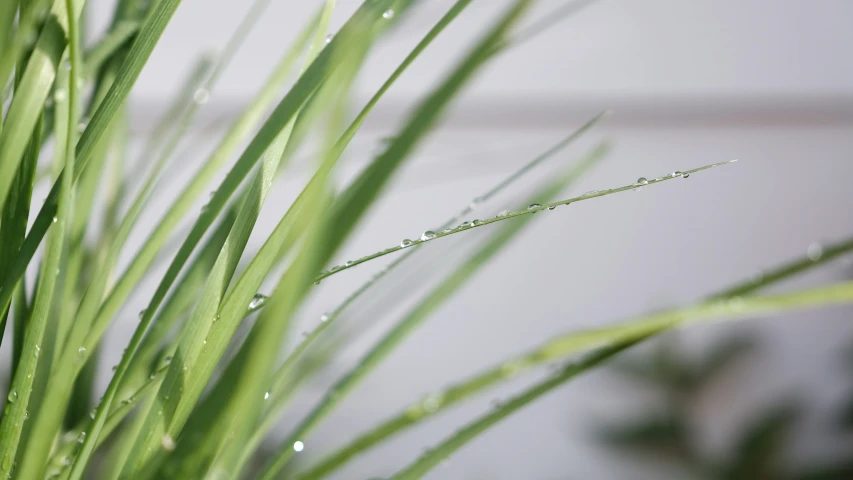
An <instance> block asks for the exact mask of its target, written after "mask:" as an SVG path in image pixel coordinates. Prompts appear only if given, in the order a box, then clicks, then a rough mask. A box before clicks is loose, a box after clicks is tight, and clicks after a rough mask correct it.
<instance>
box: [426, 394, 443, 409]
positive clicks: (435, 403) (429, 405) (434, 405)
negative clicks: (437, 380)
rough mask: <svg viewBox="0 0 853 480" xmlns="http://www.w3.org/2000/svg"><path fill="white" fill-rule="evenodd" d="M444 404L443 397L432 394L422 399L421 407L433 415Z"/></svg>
mask: <svg viewBox="0 0 853 480" xmlns="http://www.w3.org/2000/svg"><path fill="white" fill-rule="evenodd" d="M443 402H444V396H443V395H441V394H440V393H433V394H431V395H427V397H426V398H425V399H424V403H423V407H424V410H426V411H427V412H429V413H435V412H436V411H437V410H438V409H439V408H440V407H441V404H442V403H443Z"/></svg>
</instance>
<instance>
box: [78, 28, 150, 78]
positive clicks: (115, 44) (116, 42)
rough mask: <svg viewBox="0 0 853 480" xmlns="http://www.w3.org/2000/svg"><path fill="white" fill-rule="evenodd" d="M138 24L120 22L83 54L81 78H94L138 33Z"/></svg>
mask: <svg viewBox="0 0 853 480" xmlns="http://www.w3.org/2000/svg"><path fill="white" fill-rule="evenodd" d="M140 26H141V25H140V23H139V22H135V21H120V22H118V23H116V25H115V26H114V27H113V28H111V29H110V31H109V32H107V34H106V35H104V37H103V38H102V39H101V41H100V42H98V43H97V44H95V46H93V47H92V48H90V49H89V50H88V51H87V52H86V53H85V54H84V59H85V62H84V67H83V78H90V79H91V78H94V77H95V74H97V72H98V71H99V70H100V69H101V67H103V66H104V65H106V63H107V61H108V60H109V59H110V58H111V57H112V56H113V55H115V54H116V52H117V51H118V50H119V49H121V48H122V47H124V46H125V45H127V44H128V42H130V41H131V40H132V39H133V37H134V36H135V35H136V34H137V33H138V32H139V28H140Z"/></svg>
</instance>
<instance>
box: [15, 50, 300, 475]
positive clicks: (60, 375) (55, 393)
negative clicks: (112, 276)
mask: <svg viewBox="0 0 853 480" xmlns="http://www.w3.org/2000/svg"><path fill="white" fill-rule="evenodd" d="M298 49H299V46H296V47H295V48H294V50H298ZM295 59H296V53H295V52H294V51H291V52H289V53H288V54H286V55H285V57H284V59H283V60H282V62H281V63H280V64H279V65H278V66H277V67H276V69H275V71H274V73H273V74H272V75H271V77H270V78H269V80H268V81H267V83H266V84H265V85H264V87H263V88H262V89H261V90H260V91H259V93H258V94H257V95H256V97H255V99H254V100H253V101H252V103H251V104H250V106H249V107H248V108H247V109H246V110H245V111H244V112H243V114H242V115H241V117H240V118H239V119H238V120H237V121H236V122H235V124H234V125H233V126H232V128H231V129H230V130H229V132H228V133H227V134H226V136H225V137H224V138H223V140H222V141H221V142H220V144H219V146H218V147H217V149H216V150H215V152H214V153H213V155H212V156H211V158H210V159H209V160H208V161H207V162H206V163H205V165H204V166H203V167H202V169H201V170H200V171H199V172H197V174H196V175H195V176H194V177H193V180H192V181H191V182H190V184H189V185H188V186H187V187H186V188H185V189H184V191H183V192H182V193H181V195H180V197H179V198H178V199H177V200H176V201H175V202H174V203H173V204H172V206H171V208H170V209H169V210H168V211H167V212H166V214H165V215H164V217H163V219H162V220H161V221H160V223H159V224H158V225H157V227H156V228H155V229H154V231H153V232H152V233H151V234H150V235H149V237H148V239H147V240H146V242H145V243H144V245H143V247H142V249H141V250H140V251H139V252H138V253H137V254H136V256H135V257H134V259H133V260H132V261H131V264H130V266H129V267H128V268H127V269H126V270H125V272H124V273H123V274H122V276H121V277H120V279H119V281H118V283H116V285H115V287H114V288H113V289H112V292H111V293H110V294H109V295H108V296H107V298H106V299H105V301H104V303H103V304H102V305H101V307H100V312H99V314H98V316H97V317H96V318H95V320H94V325H96V330H95V331H94V332H90V333H89V334H88V335H89V336H88V339H87V340H86V342H87V343H83V340H80V341H79V342H76V343H74V342H71V343H74V345H75V346H76V345H80V344H81V343H83V345H81V346H82V349H83V351H84V353H83V355H84V356H85V355H86V352H89V351H92V349H93V347H94V345H95V344H97V341H98V340H99V339H100V336H101V335H102V334H103V331H104V330H105V329H106V327H107V326H108V324H109V321H110V319H111V318H112V316H113V315H114V314H115V312H116V311H117V310H118V308H119V307H120V306H121V304H122V303H123V302H124V299H125V298H126V297H127V295H129V294H130V292H131V291H132V290H133V288H134V285H135V284H136V283H137V282H138V281H139V279H140V278H141V277H142V275H143V274H144V272H145V270H146V269H147V267H148V265H150V264H151V262H152V261H153V260H154V259H155V258H156V256H157V253H158V252H159V249H160V248H161V247H162V245H163V244H164V243H165V242H166V241H167V240H168V237H169V235H170V233H171V232H172V230H173V229H174V228H175V227H176V226H177V224H178V222H179V221H180V219H181V218H182V217H183V215H184V213H185V212H186V211H188V210H189V208H190V206H191V205H192V203H193V202H194V201H195V198H196V197H197V196H198V195H200V194H201V193H203V192H204V191H205V187H206V184H207V182H208V181H209V180H210V179H211V178H212V177H213V175H214V174H215V173H216V171H217V170H218V168H219V167H220V166H221V165H222V163H223V162H224V161H225V160H227V158H228V156H229V155H230V154H231V153H232V152H233V151H234V150H235V149H236V148H238V147H239V145H240V144H241V142H242V141H243V140H244V138H245V137H246V136H248V135H249V134H250V132H251V131H252V129H253V128H254V127H255V124H256V123H257V122H258V121H259V120H260V119H261V116H262V115H263V113H264V112H265V110H266V109H267V108H268V104H269V103H270V102H271V101H272V100H273V98H274V96H275V95H276V93H277V90H278V89H279V88H280V85H281V83H282V82H283V81H284V79H285V78H286V76H287V75H288V73H289V72H290V69H291V66H292V65H293V63H294V61H295ZM40 221H43V220H42V219H41V218H37V219H36V223H35V225H34V226H33V228H32V230H31V233H30V235H28V237H27V240H26V241H25V245H24V247H23V248H22V250H26V249H27V247H29V250H27V251H26V252H23V253H24V255H19V262H18V263H17V264H16V267H18V268H19V269H20V270H19V271H21V272H22V271H23V270H24V269H25V268H26V263H28V261H29V258H31V257H32V255H33V254H34V252H35V249H36V248H37V246H38V242H39V240H38V237H37V236H35V235H33V232H34V231H35V232H36V233H38V228H39V222H40ZM211 221H212V219H211ZM31 239H32V240H33V241H32V242H30V243H29V245H27V242H29V241H30V240H31ZM20 260H23V261H20ZM16 271H18V270H16ZM7 280H8V279H7ZM7 283H8V281H7ZM5 288H6V284H5V283H4V286H3V288H2V289H0V299H3V295H4V294H5ZM81 331H82V330H81ZM83 333H85V332H83ZM76 350H78V348H73V350H72V349H71V348H67V349H66V350H65V352H64V355H66V356H67V357H72V355H76V354H74V353H73V352H74V351H76ZM72 359H73V358H72ZM59 368H60V369H59V371H58V372H57V373H56V375H54V378H56V379H57V380H56V381H57V382H59V383H58V385H55V386H53V387H52V395H51V396H50V397H48V400H49V401H50V402H52V403H53V408H51V409H49V410H48V412H51V413H50V414H44V415H41V416H40V417H39V418H37V419H36V427H37V428H39V429H40V431H41V432H42V435H49V434H48V433H44V432H50V431H54V430H55V427H54V426H53V425H56V422H57V421H58V416H57V413H58V412H59V411H61V410H62V408H63V405H64V402H65V398H67V395H68V393H67V390H65V389H67V385H68V383H67V381H66V379H67V378H73V377H74V375H75V374H76V368H75V364H74V363H70V362H61V363H60V364H59ZM42 451H43V450H42ZM36 468H38V467H36Z"/></svg>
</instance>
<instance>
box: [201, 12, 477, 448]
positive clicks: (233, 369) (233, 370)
mask: <svg viewBox="0 0 853 480" xmlns="http://www.w3.org/2000/svg"><path fill="white" fill-rule="evenodd" d="M468 3H469V2H468V1H460V2H457V4H455V5H454V7H453V8H451V10H450V11H449V12H448V13H447V14H446V15H445V16H444V17H443V18H442V19H441V20H440V21H439V22H438V23H437V24H436V26H435V27H434V28H433V29H431V30H430V32H429V33H428V34H427V35H426V37H425V38H424V39H423V40H422V41H421V42H420V43H419V44H418V46H417V47H416V49H415V50H414V51H413V52H412V53H411V54H409V55H408V56H407V57H406V59H405V60H404V61H403V63H402V64H401V65H400V66H399V67H398V68H397V69H396V70H395V72H394V73H393V74H392V76H391V77H390V78H389V79H388V80H387V81H386V82H385V83H384V84H383V85H382V87H380V89H379V91H378V92H377V93H376V94H375V95H374V96H373V98H372V99H371V101H369V102H368V104H367V105H366V106H365V107H364V108H363V109H362V111H361V112H360V113H359V115H357V116H356V118H355V120H353V122H352V123H351V124H350V126H349V127H348V128H347V130H346V131H345V132H344V134H342V135H341V138H340V139H339V140H338V141H337V142H336V144H335V147H334V148H333V150H332V154H331V155H332V156H334V157H335V158H337V157H340V155H341V153H342V152H343V150H344V149H345V147H346V145H347V144H348V142H349V141H350V140H351V139H352V137H353V136H354V134H355V132H356V131H357V130H358V128H359V127H360V126H361V124H362V123H363V121H364V119H365V118H366V116H367V115H368V114H369V112H370V111H371V110H372V108H373V107H374V106H375V105H376V103H377V102H378V100H379V99H380V98H381V96H382V95H383V94H384V93H385V92H386V91H387V90H388V88H389V87H390V86H391V84H392V83H393V82H394V81H395V80H396V79H397V78H399V76H400V75H401V74H402V72H403V71H404V70H405V69H406V68H407V67H408V66H409V65H410V64H411V63H412V62H413V61H414V59H415V58H416V57H417V55H418V54H420V53H421V52H422V51H423V50H424V49H425V47H426V46H427V45H428V44H429V43H430V42H431V41H432V40H433V39H434V38H435V37H436V36H437V35H438V33H440V32H441V31H442V30H443V29H444V28H445V27H446V26H447V25H448V24H449V23H450V21H452V19H454V18H455V17H456V16H457V15H458V13H459V12H461V10H462V9H463V8H464V7H465V6H467V4H468ZM281 226H282V225H281V224H280V225H279V227H277V228H276V230H278V229H279V228H280V227H281ZM273 236H275V234H273ZM265 248H266V247H265ZM274 248H280V247H274ZM260 256H261V257H263V256H262V255H260ZM261 263H262V264H265V262H261ZM258 285H259V284H258ZM250 290H251V291H254V287H252V288H250ZM250 344H251V342H248V343H246V344H244V345H243V347H242V348H243V349H246V348H248V347H249V345H250ZM241 358H244V356H239V357H238V359H241ZM238 361H239V360H238ZM238 371H239V368H238V365H237V364H234V363H233V362H232V365H230V366H229V373H228V374H226V376H224V377H223V379H221V380H220V382H230V381H231V380H227V379H229V378H231V376H232V374H233V375H236V374H237V372H238ZM228 390H229V391H230V390H231V389H228ZM200 411H204V412H205V413H204V416H205V417H206V418H211V416H212V415H215V414H214V413H212V412H210V411H208V410H207V409H202V410H200ZM209 425H210V423H209V422H204V425H203V428H205V427H208V426H209ZM193 436H195V434H193ZM197 438H213V436H212V435H210V434H209V432H208V433H206V434H204V435H201V434H199V435H198V436H197ZM249 450H251V449H249Z"/></svg>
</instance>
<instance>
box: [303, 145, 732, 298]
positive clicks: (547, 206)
mask: <svg viewBox="0 0 853 480" xmlns="http://www.w3.org/2000/svg"><path fill="white" fill-rule="evenodd" d="M736 161H737V160H731V161H728V162H719V163H713V164H709V165H704V166H701V167H697V168H692V169H690V170H685V171H683V172H675V173H672V174H669V175H664V176H661V177H657V178H653V179H651V180H645V179H644V182H643V183H642V184H637V183H631V184H628V185H623V186H621V187H616V188H610V189H607V190H592V191H589V192H586V193H584V194H583V195H580V196H576V197H572V198H567V199H565V200H558V201H555V202H550V203H544V204H539V203H534V204H531V205H530V206H528V207H527V208H526V209H523V210H516V211H508V210H507V211H503V212H501V213H500V214H498V215H497V216H496V217H494V218H488V219H485V220H479V219H477V220H473V221H470V222H468V221H466V222H463V223H462V224H460V225H459V226H457V227H455V228H445V229H444V230H442V231H440V232H429V233H430V234H429V235H422V236H421V238H418V237H414V238H415V239H414V240H408V239H405V240H403V241H402V242H401V243H400V244H398V245H395V246H393V247H389V248H386V249H384V250H380V251H378V252H376V253H372V254H370V255H365V256H363V257H360V258H358V259H356V260H350V261H348V262H346V264H344V265H337V266H334V267H332V268H331V269H329V270H327V271H324V272H321V273H320V274H319V275H317V278H316V279H315V281H317V282H319V281H322V280H323V279H325V278H327V277H330V276H332V275H334V274H336V273H340V272H342V271H344V270H347V269H349V268H353V267H355V266H358V265H361V264H362V263H365V262H369V261H370V260H374V259H376V258H379V257H382V256H385V255H388V254H391V253H394V252H399V251H400V250H403V249H406V248H409V247H414V246H417V245H421V244H423V243H426V242H429V241H433V240H436V239H439V238H443V237H446V236H448V235H453V234H456V233H459V232H463V231H466V230H470V229H472V228H478V227H483V226H486V225H491V224H493V223H497V222H502V221H504V220H508V219H511V218H516V217H520V216H523V215H533V214H534V213H537V212H541V211H542V210H554V209H556V208H557V207H559V206H562V205H570V204H573V203H577V202H582V201H584V200H589V199H592V198H598V197H603V196H606V195H612V194H615V193H621V192H626V191H629V190H636V189H638V188H644V187H645V186H647V185H654V184H657V183H661V182H665V181H667V180H672V179H674V178H687V177H689V176H690V175H691V174H693V173H697V172H701V171H703V170H708V169H711V168H716V167H721V166H724V165H730V164H732V163H734V162H736Z"/></svg>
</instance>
